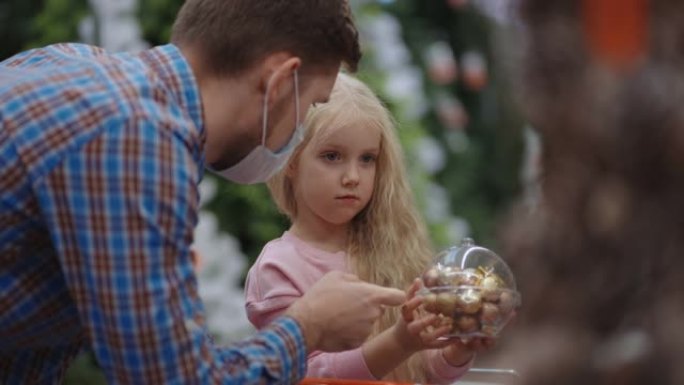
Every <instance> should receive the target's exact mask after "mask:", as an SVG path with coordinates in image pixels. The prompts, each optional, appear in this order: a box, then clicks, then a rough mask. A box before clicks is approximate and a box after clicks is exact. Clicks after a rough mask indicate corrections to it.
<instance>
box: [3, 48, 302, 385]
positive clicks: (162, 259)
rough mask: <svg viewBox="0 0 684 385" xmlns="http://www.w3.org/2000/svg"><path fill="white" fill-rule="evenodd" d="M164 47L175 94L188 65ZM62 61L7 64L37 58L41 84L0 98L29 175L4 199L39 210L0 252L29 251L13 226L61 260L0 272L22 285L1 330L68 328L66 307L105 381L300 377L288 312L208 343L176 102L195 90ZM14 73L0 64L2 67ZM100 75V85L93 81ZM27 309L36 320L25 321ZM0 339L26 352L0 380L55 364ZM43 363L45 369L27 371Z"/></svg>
mask: <svg viewBox="0 0 684 385" xmlns="http://www.w3.org/2000/svg"><path fill="white" fill-rule="evenodd" d="M78 47H79V46H77V48H76V49H77V50H81V51H84V50H85V49H84V48H78ZM68 48H69V47H66V48H63V51H64V52H67V51H69V49H68ZM73 50H74V49H71V51H73ZM164 50H165V51H164V52H165V53H164V52H162V51H154V52H156V53H155V54H156V55H159V56H163V58H162V59H159V60H157V61H156V62H155V63H156V64H155V65H156V68H157V71H158V72H159V73H162V74H165V75H164V76H166V77H167V78H169V79H171V80H170V81H169V82H168V84H170V85H169V86H168V87H169V88H167V89H181V86H180V85H181V84H183V83H184V82H185V83H187V77H188V76H187V75H182V74H183V73H185V74H187V73H189V68H188V67H187V65H186V64H185V62H184V61H183V60H182V58H180V55H179V54H178V53H177V50H175V49H174V48H173V47H166V48H164ZM88 52H90V50H88ZM160 52H162V53H160ZM98 55H100V54H99V53H98ZM66 56H67V55H65V54H63V53H60V54H57V55H43V51H34V52H33V53H31V54H29V55H22V56H18V58H17V59H15V60H14V61H13V62H11V63H5V65H7V66H8V67H10V66H16V67H19V66H21V65H25V66H32V68H35V69H32V71H35V72H34V73H37V71H38V68H39V67H40V66H43V67H45V68H43V69H41V71H42V72H41V73H45V74H47V76H49V79H50V82H47V83H46V82H45V81H43V82H42V83H40V84H43V85H39V82H37V81H33V82H31V83H26V84H25V85H20V84H19V83H17V85H16V86H14V87H12V89H7V88H5V90H4V91H3V92H0V99H1V100H5V101H6V102H5V103H3V104H0V118H2V119H0V121H2V122H4V123H5V125H4V127H3V126H0V134H1V135H0V137H4V138H5V139H6V140H8V141H10V142H5V143H3V144H6V145H5V146H0V149H3V148H4V149H5V150H6V151H5V152H3V153H0V155H2V156H5V157H6V158H7V159H8V160H9V159H10V158H13V159H14V160H16V162H15V163H17V164H22V165H23V166H24V167H26V170H27V171H26V172H23V173H21V174H20V175H19V174H17V178H16V181H17V182H16V183H11V184H10V186H12V185H15V184H17V185H18V184H20V185H22V186H23V185H26V186H27V188H26V190H27V193H22V194H18V193H17V194H14V195H12V196H11V202H14V205H15V206H16V207H17V208H23V207H24V206H27V205H30V206H32V205H34V204H35V205H36V210H35V212H36V214H35V217H34V218H31V219H30V220H29V221H26V222H21V223H24V224H22V225H21V226H17V228H15V229H11V230H12V234H14V236H13V237H12V239H14V241H12V239H10V238H7V237H0V246H2V247H5V246H7V247H5V249H6V250H7V249H9V250H23V249H26V250H27V252H28V253H31V252H32V250H31V247H30V245H24V244H21V245H15V244H12V243H11V242H19V241H18V240H20V239H23V238H22V236H21V234H22V232H29V231H31V232H32V233H38V234H40V236H42V237H44V238H46V239H47V238H49V245H50V246H49V248H50V249H51V250H50V251H49V253H46V255H44V257H45V258H54V259H56V262H58V263H55V264H54V266H59V267H58V268H53V269H51V271H46V272H44V275H45V276H46V277H48V276H49V277H50V279H49V280H47V279H44V280H35V279H33V280H32V279H31V276H30V275H29V274H27V273H26V272H19V271H18V270H11V271H10V268H9V267H5V266H0V275H2V277H3V281H1V282H10V281H12V280H14V281H16V282H17V284H16V285H15V286H14V287H13V292H17V293H21V295H19V296H12V297H5V296H3V297H0V305H2V308H3V309H5V311H4V314H0V321H2V322H1V324H3V325H9V326H11V327H13V328H16V329H17V330H21V331H22V333H24V334H25V335H40V334H39V333H38V332H39V331H45V330H53V331H52V333H53V334H55V333H57V334H59V333H63V332H64V331H65V330H66V328H70V329H69V330H71V329H73V328H74V327H73V326H66V325H65V324H64V323H63V322H62V323H61V324H59V323H57V321H54V320H53V319H52V318H51V314H52V315H54V314H55V311H54V308H55V306H60V305H61V306H64V307H73V308H75V309H76V310H77V313H78V316H77V317H76V316H74V317H73V318H72V320H73V321H72V322H71V325H73V324H74V323H78V324H80V325H79V327H80V328H81V329H82V331H83V332H84V334H85V336H86V338H87V339H88V341H87V342H88V344H89V346H90V347H91V348H92V350H93V352H94V354H95V356H96V358H97V362H98V364H99V365H100V367H101V368H102V370H103V371H104V374H105V375H106V377H107V379H108V382H109V383H110V384H145V385H149V384H261V383H264V384H281V383H295V382H296V381H298V380H299V379H300V378H301V377H303V375H304V373H305V370H306V348H305V344H304V338H303V335H302V331H301V329H300V328H299V326H298V324H297V323H296V322H295V321H294V320H293V319H290V318H281V319H279V320H277V321H276V322H274V323H273V324H272V325H271V326H270V327H269V328H267V329H265V330H263V331H262V332H260V333H258V334H256V335H255V336H254V337H252V338H250V339H247V340H245V341H242V342H240V343H237V344H234V345H231V346H228V347H219V346H216V345H214V344H213V343H212V340H211V338H210V337H209V334H208V332H207V329H206V325H205V322H204V319H203V314H204V309H203V307H202V303H201V300H200V299H199V296H198V292H197V282H196V277H195V273H194V270H193V266H192V262H191V257H190V254H189V245H190V243H191V242H192V231H193V227H194V225H195V223H196V220H197V210H198V207H197V205H198V188H197V185H198V183H199V180H200V178H201V172H202V167H203V166H202V162H201V160H198V156H200V155H198V152H199V150H198V148H197V142H198V141H197V140H192V139H191V137H192V135H189V134H188V132H189V131H190V128H191V127H193V124H192V123H189V119H188V118H187V115H184V113H183V111H182V109H181V108H179V107H178V103H177V102H176V101H177V100H178V99H181V100H183V98H185V99H189V98H190V96H192V98H195V99H198V97H197V96H196V92H195V91H192V90H191V88H190V87H185V88H183V89H182V91H179V92H176V94H174V96H173V97H167V96H165V95H166V94H164V91H162V90H163V87H157V88H155V89H153V90H150V91H149V92H148V91H147V90H148V89H149V88H145V87H146V85H147V84H149V82H150V79H147V78H145V77H144V76H143V75H141V74H142V73H143V72H142V71H140V72H136V71H135V69H136V68H137V67H135V66H132V67H130V68H128V67H122V66H111V67H108V68H109V69H107V68H105V67H97V68H96V67H74V66H73V63H72V61H70V62H69V63H67V64H68V65H71V67H69V66H67V65H63V64H61V62H56V61H58V60H66V59H63V58H64V57H66ZM98 60H99V59H98ZM102 60H104V59H102ZM76 61H77V62H79V63H80V62H81V61H82V60H81V59H76ZM51 62H56V63H55V64H51ZM122 62H123V60H122ZM160 63H161V64H160ZM168 63H173V64H174V65H175V67H172V66H171V65H170V64H168ZM123 64H125V63H123ZM123 64H122V65H123ZM71 68H73V70H72V69H71ZM93 68H96V69H95V70H93ZM121 68H127V69H128V70H121ZM9 71H10V69H8V68H6V69H5V72H3V68H2V66H0V75H3V74H5V73H9ZM174 71H175V72H174ZM27 73H28V72H27ZM145 73H147V72H145ZM96 74H99V75H96ZM179 74H180V75H179ZM181 75H182V76H181ZM95 76H101V77H100V78H99V79H106V80H107V81H104V82H103V81H100V82H99V83H98V80H97V79H98V78H95ZM67 83H68V85H67ZM129 84H135V87H133V86H129ZM60 87H61V88H60ZM174 87H175V88H174ZM117 90H119V91H117ZM139 90H142V91H139ZM0 91H2V87H0ZM117 92H118V93H117ZM142 94H144V95H143V96H140V95H142ZM145 95H146V96H145ZM177 95H180V96H177ZM169 100H170V101H169ZM126 109H128V110H126ZM189 127H190V128H189ZM0 159H4V158H2V157H0ZM15 174H16V173H15ZM22 180H25V181H26V183H23V182H21V181H22ZM0 185H2V184H0ZM29 186H30V187H29ZM29 190H30V192H29ZM3 193H5V192H3V191H0V198H2V197H3V195H2V194H3ZM7 193H8V194H9V193H11V191H9V192H7ZM8 196H10V195H8ZM34 201H35V203H33V202H34ZM8 202H9V200H8ZM29 202H30V204H29ZM38 213H39V214H38ZM31 229H33V230H31ZM0 234H3V233H2V232H0ZM36 236H38V235H36ZM6 242H10V243H9V244H6ZM15 246H16V247H15ZM34 251H35V250H34ZM19 257H20V256H17V258H16V260H17V261H19V260H21V258H19ZM41 257H43V256H41ZM50 266H52V264H51V265H50ZM12 269H14V268H12ZM15 276H16V277H17V278H16V279H15ZM46 290H52V291H55V292H59V291H61V290H68V297H69V298H68V299H65V300H68V301H69V302H65V303H54V301H53V302H51V303H49V300H48V299H46V297H45V292H46ZM13 298H16V301H15V300H14V299H13ZM22 317H25V318H27V319H32V320H36V319H39V320H40V322H39V324H36V323H33V324H26V323H22ZM29 317H31V318H29ZM61 321H63V320H60V322H61ZM20 325H21V326H20ZM51 326H54V328H53V329H50V328H51ZM15 334H16V333H15ZM2 335H3V334H2V333H0V336H2ZM3 338H7V339H6V340H5V341H3V340H2V338H0V352H3V354H6V355H5V356H0V358H1V357H10V355H9V354H10V353H9V352H10V350H7V349H10V348H8V347H7V346H8V345H7V344H8V343H11V344H14V345H13V346H14V347H12V349H15V352H18V351H22V352H24V353H25V355H15V356H14V357H12V359H11V361H12V362H9V363H7V362H2V363H0V382H3V381H2V378H3V375H5V376H6V375H7V373H3V372H2V371H3V370H4V369H7V368H9V369H8V370H9V374H10V376H11V377H5V378H13V379H16V383H25V382H31V381H30V380H27V381H22V380H21V378H22V376H23V378H24V379H29V378H34V379H35V378H37V376H44V375H45V374H44V373H49V372H47V371H46V370H48V368H49V366H50V365H49V364H47V365H46V364H45V362H50V364H51V365H52V366H57V365H61V364H62V363H63V361H62V359H61V358H54V361H52V360H53V357H52V356H48V355H46V354H42V353H40V352H38V351H31V350H30V349H31V348H30V347H22V346H21V341H19V340H18V339H9V336H6V337H3ZM55 340H58V338H56V339H55ZM46 343H49V342H46ZM2 345H5V346H2ZM73 347H74V346H72V345H59V346H51V349H52V348H54V349H58V348H59V349H63V350H67V349H73ZM3 349H4V350H3ZM41 354H42V355H41ZM55 357H56V356H55ZM38 363H40V365H43V366H37V365H38ZM7 365H9V366H7ZM40 367H43V368H45V369H35V368H40ZM3 368H4V369H3ZM24 370H25V371H26V373H25V374H22V373H20V372H22V371H24ZM36 372H38V373H36ZM43 380H44V381H42V382H41V383H44V382H46V381H48V382H52V381H58V379H57V380H55V379H52V378H50V379H47V378H44V379H43ZM14 382H15V380H12V383H14Z"/></svg>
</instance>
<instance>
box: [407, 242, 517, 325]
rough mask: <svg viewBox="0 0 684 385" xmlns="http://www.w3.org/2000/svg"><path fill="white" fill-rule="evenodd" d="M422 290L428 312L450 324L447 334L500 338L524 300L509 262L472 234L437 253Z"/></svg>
mask: <svg viewBox="0 0 684 385" xmlns="http://www.w3.org/2000/svg"><path fill="white" fill-rule="evenodd" d="M418 295H421V296H423V305H422V307H423V310H424V311H427V312H429V313H434V314H437V315H439V317H440V318H441V321H442V325H449V326H450V327H451V332H450V334H448V335H447V336H445V337H446V338H452V337H461V338H464V337H475V336H481V337H496V336H497V335H498V334H499V332H500V331H501V330H502V329H503V328H504V326H506V324H507V323H508V321H510V319H511V318H512V317H513V314H514V313H515V309H517V308H518V307H519V306H520V304H521V298H520V293H519V292H518V291H517V289H516V285H515V277H514V276H513V273H512V272H511V269H510V268H509V267H508V265H506V263H505V262H504V261H503V260H502V259H501V257H499V256H498V255H496V253H494V252H493V251H491V250H489V249H487V248H484V247H480V246H477V245H475V243H474V242H473V240H472V239H470V238H465V239H464V240H463V241H462V242H461V244H460V245H459V246H454V247H451V248H449V249H447V250H444V251H442V252H440V253H439V254H437V255H436V256H435V258H434V261H433V263H432V265H431V266H430V267H429V268H428V269H427V270H426V271H425V273H423V276H422V287H421V289H420V290H419V291H418Z"/></svg>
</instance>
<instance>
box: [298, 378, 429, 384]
mask: <svg viewBox="0 0 684 385" xmlns="http://www.w3.org/2000/svg"><path fill="white" fill-rule="evenodd" d="M299 385H417V384H413V383H411V384H409V383H406V382H390V381H364V380H344V379H339V378H305V379H304V380H302V382H300V383H299Z"/></svg>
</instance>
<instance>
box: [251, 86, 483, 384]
mask: <svg viewBox="0 0 684 385" xmlns="http://www.w3.org/2000/svg"><path fill="white" fill-rule="evenodd" d="M306 125H307V126H308V131H307V133H306V137H305V138H304V141H303V142H302V144H301V145H300V146H299V148H298V149H297V150H296V152H295V153H294V154H293V156H292V158H291V160H290V161H289V163H288V164H287V165H286V166H285V168H284V169H283V170H282V171H281V172H280V173H279V174H277V175H276V176H275V177H274V178H273V179H271V181H269V183H268V186H269V189H270V191H271V194H272V196H273V198H274V200H275V202H276V204H277V205H278V207H279V209H280V210H281V211H282V212H283V213H285V214H286V215H287V216H288V217H289V219H290V220H291V222H292V226H291V227H290V229H289V230H288V231H286V232H285V233H284V234H283V235H282V237H280V238H278V239H275V240H272V241H271V242H269V243H268V244H267V245H266V246H265V247H264V249H263V251H262V253H261V255H260V256H259V258H258V259H257V261H256V262H255V264H254V265H253V266H252V268H251V269H250V271H249V274H248V276H247V284H246V298H247V305H246V306H247V315H248V317H249V319H250V321H251V322H252V323H253V324H254V325H255V326H256V327H257V328H261V327H264V326H266V325H267V324H268V323H269V322H270V321H271V320H272V319H274V318H275V317H277V316H278V315H280V314H281V313H282V312H283V311H285V310H286V309H287V307H288V306H289V305H290V304H291V303H292V302H293V301H294V300H295V299H297V298H298V297H300V296H301V295H302V294H303V293H304V292H305V291H306V290H307V289H308V287H310V286H311V285H312V284H313V283H314V282H316V281H317V280H318V279H320V278H321V277H322V276H323V275H324V274H325V273H327V272H329V271H331V270H341V271H346V272H351V273H354V274H356V275H358V276H359V277H360V278H361V279H363V280H366V281H368V282H372V283H376V284H379V285H382V286H387V287H396V288H406V287H408V286H409V285H410V288H409V289H408V294H409V298H410V299H409V301H408V302H407V303H406V304H405V305H404V306H403V307H402V309H401V310H399V309H391V310H390V309H388V310H387V311H386V312H385V314H384V315H383V317H382V318H381V320H380V321H378V323H377V325H376V326H375V330H376V331H375V333H374V334H373V336H372V337H371V338H369V340H367V341H366V342H365V343H364V344H363V345H362V346H361V347H360V348H358V349H354V350H349V351H345V352H341V353H321V352H313V353H312V354H310V355H309V360H308V365H309V366H308V367H309V369H308V372H307V376H309V377H336V378H355V379H367V380H377V379H381V378H385V379H387V380H393V381H405V382H428V381H429V382H434V383H450V382H453V381H454V380H455V379H457V378H458V377H460V376H461V375H462V374H463V373H464V372H465V371H467V370H468V368H469V367H470V365H471V363H472V359H473V357H474V353H475V351H476V350H478V349H480V348H482V347H487V345H489V344H490V343H491V341H480V340H472V341H471V343H470V344H464V343H462V342H460V340H458V341H457V342H453V341H452V342H449V341H442V340H439V339H438V337H440V336H443V335H444V334H446V333H447V332H448V327H445V326H439V324H438V323H437V322H438V321H439V320H438V319H437V318H436V317H434V316H433V315H430V316H422V317H414V315H415V314H416V310H417V307H418V306H419V305H420V298H419V297H414V296H413V295H414V294H415V292H416V290H417V289H418V284H419V283H418V281H415V278H416V277H418V276H420V275H421V273H422V272H423V270H424V269H425V268H426V266H427V265H428V264H429V262H430V260H431V256H432V255H433V250H431V248H430V245H429V242H428V235H427V230H426V227H425V225H424V223H423V222H422V221H421V219H420V218H419V216H418V213H417V212H416V209H415V207H414V202H413V195H412V193H411V190H410V187H409V183H408V180H407V175H406V170H405V168H404V165H403V153H402V150H401V146H400V144H399V141H398V139H397V137H396V134H395V132H394V125H393V122H392V119H391V117H390V114H389V112H388V111H387V110H386V109H385V107H384V106H383V104H382V103H381V102H380V100H379V99H378V98H377V97H376V96H375V94H374V93H373V92H372V91H371V90H370V89H369V88H368V87H367V86H366V85H364V84H363V83H362V82H360V81H359V80H356V79H354V78H352V77H351V76H349V75H345V74H340V75H339V76H338V79H337V81H336V83H335V86H334V88H333V91H332V94H331V97H330V101H329V102H328V103H325V104H323V105H321V106H314V107H313V108H311V112H310V113H309V115H308V116H307V121H306ZM363 300H364V299H363V298H359V301H363ZM437 348H439V349H437ZM428 349H430V350H428ZM420 351H423V352H421V354H415V353H417V352H420Z"/></svg>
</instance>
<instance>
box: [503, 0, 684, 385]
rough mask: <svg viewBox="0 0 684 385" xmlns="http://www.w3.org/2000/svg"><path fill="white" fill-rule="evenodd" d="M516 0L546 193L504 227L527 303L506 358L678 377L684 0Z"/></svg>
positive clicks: (530, 370)
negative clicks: (626, 66)
mask: <svg viewBox="0 0 684 385" xmlns="http://www.w3.org/2000/svg"><path fill="white" fill-rule="evenodd" d="M609 3H610V4H615V5H614V6H612V7H611V8H604V7H605V6H607V4H609ZM642 3H643V4H644V6H645V7H646V8H645V12H643V13H639V12H637V9H638V7H639V6H640V5H639V4H642ZM593 6H595V7H597V8H596V9H595V11H598V12H599V15H603V16H606V15H607V14H610V15H612V17H603V16H601V17H600V20H598V19H596V20H594V19H591V18H592V17H594V16H596V15H593V16H592V15H588V14H587V12H588V11H589V8H588V7H593ZM520 7H521V8H520V10H521V14H522V17H523V23H524V24H525V28H524V32H523V33H524V41H525V47H524V48H525V55H524V58H523V62H522V67H521V68H522V72H523V74H522V75H523V81H522V83H523V84H524V86H525V89H524V93H523V94H522V95H521V97H520V100H521V101H522V104H523V107H524V108H525V110H526V112H527V116H528V119H529V120H530V123H531V125H532V126H533V127H535V129H536V130H538V132H539V135H540V137H541V145H542V151H541V153H542V160H541V169H542V174H541V180H540V186H541V196H540V201H539V204H538V206H537V207H536V208H535V210H533V213H532V214H530V213H529V211H528V210H527V209H526V208H521V209H520V210H519V211H517V212H515V213H513V214H512V215H511V216H510V220H509V222H508V226H507V227H506V230H505V231H504V244H505V247H504V251H503V252H502V253H503V254H504V255H506V256H507V257H508V261H509V264H510V265H511V268H512V270H513V271H514V272H515V274H516V276H517V278H518V285H519V290H520V291H521V293H522V295H523V297H524V298H525V307H524V308H522V310H521V312H520V313H519V314H518V319H517V325H516V326H517V328H516V333H515V338H513V339H512V340H510V341H508V343H506V344H502V345H500V348H501V359H502V360H506V362H514V365H513V366H514V367H515V368H517V369H519V371H520V374H521V380H520V383H524V384H682V383H684V367H683V366H682V365H681V364H680V362H681V361H682V358H684V331H682V328H681V326H680V325H682V323H683V322H684V306H683V305H684V279H682V277H683V276H684V259H683V258H682V255H684V199H683V197H684V113H683V109H682V107H681V103H682V100H684V65H683V64H684V50H682V47H684V23H683V22H682V19H683V18H684V2H682V1H679V0H652V1H650V2H645V3H644V2H639V1H634V2H633V1H620V2H617V1H612V2H608V1H585V2H576V1H568V0H524V1H521V4H520ZM611 12H612V13H611ZM587 17H589V18H590V20H587ZM628 20H631V21H629V23H628V24H629V25H631V26H632V27H630V28H627V27H626V26H625V24H623V23H627V21H628ZM639 20H641V21H639ZM596 23H599V24H600V25H599V24H596ZM642 27H643V29H642ZM611 28H612V31H611V32H610V33H609V34H608V35H605V34H606V33H608V32H607V31H608V30H609V29H611ZM587 32H588V35H587ZM587 36H589V39H587ZM606 63H613V64H610V65H606ZM624 63H629V71H624V70H621V69H622V68H624V67H621V66H622V64H624Z"/></svg>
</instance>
